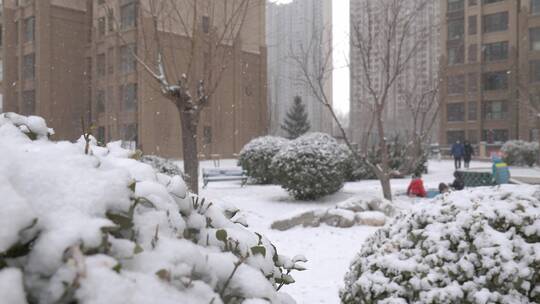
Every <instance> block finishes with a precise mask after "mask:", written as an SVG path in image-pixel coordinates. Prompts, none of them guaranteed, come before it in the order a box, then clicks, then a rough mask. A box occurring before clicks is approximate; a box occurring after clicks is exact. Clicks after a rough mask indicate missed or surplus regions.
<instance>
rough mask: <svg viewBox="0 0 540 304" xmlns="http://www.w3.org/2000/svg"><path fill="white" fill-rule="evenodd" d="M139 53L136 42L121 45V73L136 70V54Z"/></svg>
mask: <svg viewBox="0 0 540 304" xmlns="http://www.w3.org/2000/svg"><path fill="white" fill-rule="evenodd" d="M136 53H137V47H136V46H135V44H134V43H131V44H127V45H123V46H122V47H120V73H122V74H128V73H131V72H134V71H135V67H136V65H137V60H136V59H135V56H133V55H134V54H136Z"/></svg>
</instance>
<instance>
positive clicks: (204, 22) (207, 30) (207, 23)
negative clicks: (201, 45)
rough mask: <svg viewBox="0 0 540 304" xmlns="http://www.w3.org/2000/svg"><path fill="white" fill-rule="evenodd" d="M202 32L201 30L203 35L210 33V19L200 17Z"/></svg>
mask: <svg viewBox="0 0 540 304" xmlns="http://www.w3.org/2000/svg"><path fill="white" fill-rule="evenodd" d="M202 30H203V33H205V34H208V33H210V17H208V16H203V17H202Z"/></svg>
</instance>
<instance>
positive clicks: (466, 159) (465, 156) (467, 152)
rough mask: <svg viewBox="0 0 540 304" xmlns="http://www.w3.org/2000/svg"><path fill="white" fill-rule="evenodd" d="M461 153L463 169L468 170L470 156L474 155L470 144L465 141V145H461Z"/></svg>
mask: <svg viewBox="0 0 540 304" xmlns="http://www.w3.org/2000/svg"><path fill="white" fill-rule="evenodd" d="M463 152H464V153H463V161H464V163H465V168H466V169H469V164H470V163H471V159H472V156H473V155H474V148H473V146H472V145H471V143H470V142H468V141H465V144H464V145H463Z"/></svg>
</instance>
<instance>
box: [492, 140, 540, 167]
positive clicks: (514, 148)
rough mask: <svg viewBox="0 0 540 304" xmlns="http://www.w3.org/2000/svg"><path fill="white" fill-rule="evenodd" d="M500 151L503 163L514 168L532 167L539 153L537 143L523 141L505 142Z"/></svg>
mask: <svg viewBox="0 0 540 304" xmlns="http://www.w3.org/2000/svg"><path fill="white" fill-rule="evenodd" d="M501 151H502V152H503V153H504V161H505V162H506V163H507V164H509V165H515V166H530V167H532V166H534V164H535V163H536V161H537V160H538V153H540V149H539V145H538V143H537V142H527V141H523V140H511V141H508V142H506V143H505V144H504V145H503V146H502V148H501Z"/></svg>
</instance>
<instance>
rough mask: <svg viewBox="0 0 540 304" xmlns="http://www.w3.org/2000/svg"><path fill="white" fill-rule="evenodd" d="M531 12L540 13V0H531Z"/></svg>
mask: <svg viewBox="0 0 540 304" xmlns="http://www.w3.org/2000/svg"><path fill="white" fill-rule="evenodd" d="M531 14H533V15H540V0H531Z"/></svg>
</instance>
